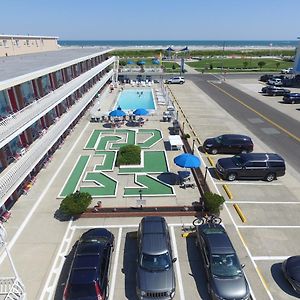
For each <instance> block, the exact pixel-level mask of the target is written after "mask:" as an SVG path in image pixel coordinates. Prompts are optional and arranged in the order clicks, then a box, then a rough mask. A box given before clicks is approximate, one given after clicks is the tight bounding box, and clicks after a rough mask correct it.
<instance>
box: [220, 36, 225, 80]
mask: <svg viewBox="0 0 300 300" xmlns="http://www.w3.org/2000/svg"><path fill="white" fill-rule="evenodd" d="M222 54H223V55H222V67H221V69H222V75H223V80H224V81H225V72H224V56H225V41H224V42H223V53H222Z"/></svg>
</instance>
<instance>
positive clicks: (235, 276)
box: [196, 224, 250, 300]
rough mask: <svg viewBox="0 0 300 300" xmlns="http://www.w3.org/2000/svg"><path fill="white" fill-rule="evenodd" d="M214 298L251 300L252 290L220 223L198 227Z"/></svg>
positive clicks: (201, 249)
mask: <svg viewBox="0 0 300 300" xmlns="http://www.w3.org/2000/svg"><path fill="white" fill-rule="evenodd" d="M196 234H197V245H198V246H199V248H200V252H201V255H202V258H203V262H204V268H205V273H206V277H207V281H208V292H209V294H210V295H211V299H214V300H217V299H235V300H249V299H250V289H249V285H248V282H247V280H246V278H245V275H244V272H243V270H242V268H243V267H244V266H243V265H241V263H240V261H239V259H238V256H237V254H236V251H235V249H234V247H233V245H232V243H231V241H230V239H229V237H228V235H227V233H226V231H225V229H224V227H223V226H222V225H220V224H215V225H211V224H204V225H199V226H196Z"/></svg>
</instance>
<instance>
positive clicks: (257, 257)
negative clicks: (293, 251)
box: [253, 256, 290, 260]
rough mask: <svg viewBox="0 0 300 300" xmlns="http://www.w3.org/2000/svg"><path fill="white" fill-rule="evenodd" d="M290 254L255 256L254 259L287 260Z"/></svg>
mask: <svg viewBox="0 0 300 300" xmlns="http://www.w3.org/2000/svg"><path fill="white" fill-rule="evenodd" d="M289 257H290V256H253V259H254V260H286V259H287V258H289Z"/></svg>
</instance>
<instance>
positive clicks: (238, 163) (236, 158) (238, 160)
mask: <svg viewBox="0 0 300 300" xmlns="http://www.w3.org/2000/svg"><path fill="white" fill-rule="evenodd" d="M232 160H233V162H234V164H235V165H236V166H242V165H243V164H244V160H243V158H242V157H241V156H240V155H235V156H234V157H233V158H232Z"/></svg>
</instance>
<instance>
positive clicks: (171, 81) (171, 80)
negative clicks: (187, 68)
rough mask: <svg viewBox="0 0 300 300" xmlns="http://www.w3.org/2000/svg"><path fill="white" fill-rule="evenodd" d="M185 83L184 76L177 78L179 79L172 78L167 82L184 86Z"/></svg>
mask: <svg viewBox="0 0 300 300" xmlns="http://www.w3.org/2000/svg"><path fill="white" fill-rule="evenodd" d="M184 82H185V80H184V77H182V76H177V77H172V78H169V79H167V80H166V83H169V84H170V83H179V84H183V83H184Z"/></svg>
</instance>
